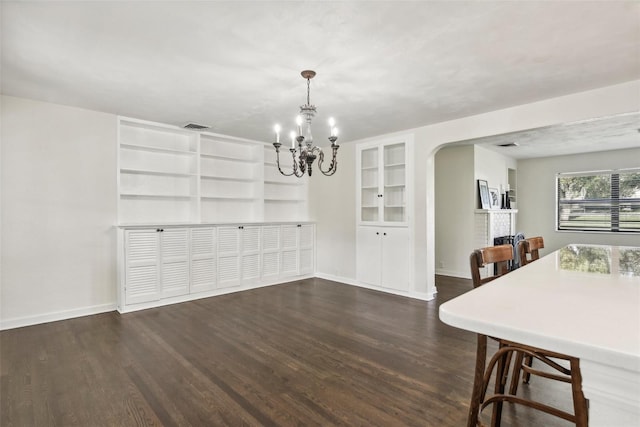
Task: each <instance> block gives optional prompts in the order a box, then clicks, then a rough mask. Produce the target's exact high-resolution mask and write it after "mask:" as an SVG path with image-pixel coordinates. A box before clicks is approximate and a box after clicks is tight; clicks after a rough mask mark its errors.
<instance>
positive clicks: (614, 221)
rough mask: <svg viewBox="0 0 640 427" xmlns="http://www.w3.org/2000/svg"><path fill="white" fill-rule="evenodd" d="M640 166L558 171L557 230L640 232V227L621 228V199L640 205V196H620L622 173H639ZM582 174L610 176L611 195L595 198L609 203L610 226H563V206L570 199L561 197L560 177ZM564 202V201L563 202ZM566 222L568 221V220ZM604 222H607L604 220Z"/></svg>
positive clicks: (600, 201)
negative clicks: (584, 170)
mask: <svg viewBox="0 0 640 427" xmlns="http://www.w3.org/2000/svg"><path fill="white" fill-rule="evenodd" d="M638 173H640V168H626V169H611V170H598V171H586V172H558V173H556V177H555V178H556V179H555V181H556V194H555V200H556V206H555V208H556V212H555V223H556V231H558V232H576V233H584V232H588V233H611V234H640V227H638V228H637V229H636V228H628V227H627V228H622V229H621V228H620V212H621V210H620V200H628V201H629V203H631V204H633V205H640V198H635V197H634V198H623V199H621V198H620V185H619V184H620V175H622V174H638ZM581 176H608V177H609V182H610V188H609V197H607V198H602V199H594V200H596V201H597V202H598V203H600V204H603V203H604V204H606V203H608V208H609V210H610V218H609V223H608V224H609V226H608V228H604V227H601V228H598V227H588V226H584V227H579V226H574V227H567V226H564V227H562V226H561V213H562V210H561V206H562V205H563V204H565V205H566V204H567V200H569V199H561V198H560V194H561V191H560V179H561V178H567V177H581ZM563 202H564V203H563ZM564 222H567V221H566V220H565V221H564ZM603 224H606V222H604V221H603Z"/></svg>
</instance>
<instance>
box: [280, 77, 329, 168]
mask: <svg viewBox="0 0 640 427" xmlns="http://www.w3.org/2000/svg"><path fill="white" fill-rule="evenodd" d="M300 74H301V75H302V77H304V78H305V79H307V103H306V104H304V105H301V106H300V114H299V115H298V117H296V124H297V125H298V134H297V135H296V133H295V132H294V131H291V133H290V134H289V135H290V137H291V148H290V149H289V151H290V152H291V157H292V159H293V169H292V171H291V172H289V173H286V172H284V171H283V170H282V169H281V168H280V147H281V146H282V144H281V143H280V130H281V128H280V125H275V128H274V130H275V132H276V142H274V143H273V146H274V147H275V149H276V164H277V166H278V170H279V171H280V173H281V174H282V175H284V176H291V175H295V176H297V177H298V178H301V177H302V176H304V173H305V171H306V172H307V173H308V174H309V176H311V170H312V165H313V161H314V160H315V159H316V158H318V169H320V172H322V173H323V174H324V175H326V176H331V175H333V174H334V173H336V169H337V168H338V160H337V159H336V154H337V153H338V148H340V146H339V145H338V144H336V141H337V140H338V129H337V128H336V127H335V121H334V120H333V118H330V119H329V128H330V135H331V136H329V141H331V150H332V158H331V163H330V164H329V167H328V168H327V169H326V170H323V169H322V163H323V162H324V152H323V151H322V148H320V147H318V146H316V145H313V136H312V135H311V121H312V120H313V117H314V116H315V114H316V107H315V105H311V102H310V100H309V93H310V90H311V89H310V85H311V79H312V78H313V77H314V76H315V75H316V72H315V71H311V70H305V71H303V72H301V73H300ZM303 122H304V135H303V133H302V131H303V129H302V126H303ZM296 143H297V147H296Z"/></svg>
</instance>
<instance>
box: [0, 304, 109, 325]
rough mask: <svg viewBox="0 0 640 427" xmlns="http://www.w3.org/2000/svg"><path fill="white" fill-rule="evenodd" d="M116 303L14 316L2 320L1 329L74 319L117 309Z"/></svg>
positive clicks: (0, 322)
mask: <svg viewBox="0 0 640 427" xmlns="http://www.w3.org/2000/svg"><path fill="white" fill-rule="evenodd" d="M115 310H116V303H115V302H113V303H109V304H100V305H92V306H89V307H82V308H74V309H72V310H63V311H54V312H51V313H45V314H38V315H35V316H24V317H14V318H13V319H4V320H1V321H0V330H6V329H14V328H21V327H23V326H31V325H37V324H40V323H49V322H56V321H58V320H66V319H73V318H75V317H82V316H90V315H92V314H100V313H106V312H108V311H115Z"/></svg>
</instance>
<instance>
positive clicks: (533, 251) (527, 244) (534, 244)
mask: <svg viewBox="0 0 640 427" xmlns="http://www.w3.org/2000/svg"><path fill="white" fill-rule="evenodd" d="M543 248H544V239H543V238H542V237H531V238H529V239H524V240H520V241H519V242H518V247H517V248H516V249H517V251H518V257H519V258H520V266H523V265H527V264H529V263H530V262H532V261H535V260H537V259H539V258H540V254H539V253H538V250H539V249H543ZM527 255H528V256H529V258H527Z"/></svg>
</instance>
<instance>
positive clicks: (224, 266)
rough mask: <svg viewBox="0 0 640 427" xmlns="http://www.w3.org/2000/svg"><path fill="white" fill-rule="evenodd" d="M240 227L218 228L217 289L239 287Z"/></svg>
mask: <svg viewBox="0 0 640 427" xmlns="http://www.w3.org/2000/svg"><path fill="white" fill-rule="evenodd" d="M240 231H241V229H240V227H218V288H227V287H230V286H239V285H240Z"/></svg>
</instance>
